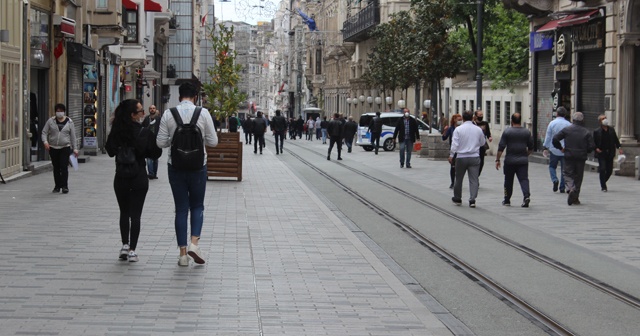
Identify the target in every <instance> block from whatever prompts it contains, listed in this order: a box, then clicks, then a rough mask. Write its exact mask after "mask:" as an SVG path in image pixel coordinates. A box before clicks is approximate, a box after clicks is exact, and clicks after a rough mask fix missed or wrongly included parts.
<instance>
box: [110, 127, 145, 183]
mask: <svg viewBox="0 0 640 336" xmlns="http://www.w3.org/2000/svg"><path fill="white" fill-rule="evenodd" d="M140 133H142V129H140ZM140 133H138V135H140ZM135 141H137V138H136V140H135ZM138 172H140V167H139V165H138V160H137V158H136V149H135V148H134V147H132V146H120V147H118V152H117V153H116V177H118V178H134V177H136V176H138Z"/></svg>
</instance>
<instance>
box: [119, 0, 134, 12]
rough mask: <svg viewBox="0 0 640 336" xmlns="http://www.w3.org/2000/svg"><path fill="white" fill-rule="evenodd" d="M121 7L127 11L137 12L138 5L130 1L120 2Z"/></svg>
mask: <svg viewBox="0 0 640 336" xmlns="http://www.w3.org/2000/svg"><path fill="white" fill-rule="evenodd" d="M122 7H124V9H127V10H135V11H137V10H138V4H137V3H135V2H133V1H131V0H122Z"/></svg>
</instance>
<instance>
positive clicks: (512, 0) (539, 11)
mask: <svg viewBox="0 0 640 336" xmlns="http://www.w3.org/2000/svg"><path fill="white" fill-rule="evenodd" d="M502 3H503V4H504V6H505V7H506V8H511V9H514V10H516V11H518V12H520V13H522V14H526V15H533V16H546V15H548V14H550V13H552V12H553V0H502Z"/></svg>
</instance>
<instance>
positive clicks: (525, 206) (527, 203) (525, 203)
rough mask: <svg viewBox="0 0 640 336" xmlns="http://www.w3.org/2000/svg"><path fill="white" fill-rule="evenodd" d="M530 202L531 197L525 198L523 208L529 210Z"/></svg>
mask: <svg viewBox="0 0 640 336" xmlns="http://www.w3.org/2000/svg"><path fill="white" fill-rule="evenodd" d="M529 202H531V199H530V198H529V197H525V199H524V200H523V201H522V205H521V207H523V208H528V207H529Z"/></svg>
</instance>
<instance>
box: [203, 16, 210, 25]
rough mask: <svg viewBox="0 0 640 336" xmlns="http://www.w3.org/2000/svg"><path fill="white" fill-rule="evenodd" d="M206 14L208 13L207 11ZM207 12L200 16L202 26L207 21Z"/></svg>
mask: <svg viewBox="0 0 640 336" xmlns="http://www.w3.org/2000/svg"><path fill="white" fill-rule="evenodd" d="M207 14H209V13H207ZM207 14H205V15H204V16H203V17H202V27H204V25H205V24H206V23H207Z"/></svg>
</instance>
